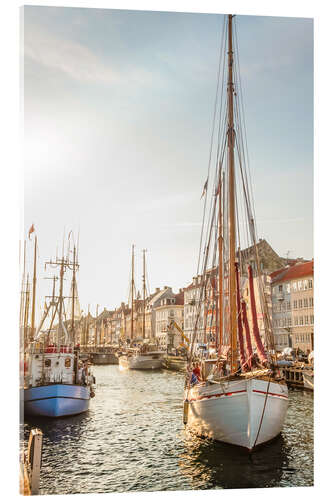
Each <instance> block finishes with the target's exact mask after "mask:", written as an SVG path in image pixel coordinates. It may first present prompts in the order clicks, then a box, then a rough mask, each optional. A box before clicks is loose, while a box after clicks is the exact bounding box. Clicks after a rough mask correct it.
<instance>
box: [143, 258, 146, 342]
mask: <svg viewBox="0 0 333 500" xmlns="http://www.w3.org/2000/svg"><path fill="white" fill-rule="evenodd" d="M142 253H143V278H142V280H143V290H142V292H143V317H142V338H143V339H144V338H145V337H146V314H145V313H146V311H145V309H146V250H142Z"/></svg>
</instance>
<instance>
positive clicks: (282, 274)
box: [270, 260, 314, 284]
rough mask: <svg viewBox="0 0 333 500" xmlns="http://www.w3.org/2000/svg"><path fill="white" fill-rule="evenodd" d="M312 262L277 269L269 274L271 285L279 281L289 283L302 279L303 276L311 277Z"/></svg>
mask: <svg viewBox="0 0 333 500" xmlns="http://www.w3.org/2000/svg"><path fill="white" fill-rule="evenodd" d="M313 268H314V262H313V260H311V261H310V262H305V263H304V264H303V263H298V264H295V265H294V266H291V267H284V268H283V269H278V270H277V271H274V272H273V273H271V274H270V277H271V279H272V284H273V283H279V282H281V281H291V280H296V279H298V278H303V277H304V276H313Z"/></svg>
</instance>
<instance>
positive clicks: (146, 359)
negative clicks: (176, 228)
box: [119, 245, 165, 370]
mask: <svg viewBox="0 0 333 500" xmlns="http://www.w3.org/2000/svg"><path fill="white" fill-rule="evenodd" d="M131 275H132V277H131V342H133V340H134V288H135V285H134V245H132V272H131ZM146 292H147V289H146V250H143V286H142V295H143V300H142V341H143V342H145V340H146ZM164 355H165V353H164V352H163V351H157V350H154V349H152V348H151V347H150V346H149V345H148V344H143V345H142V346H140V347H132V348H129V349H127V352H126V354H124V355H122V356H120V357H119V367H120V369H130V370H156V369H160V368H162V364H163V358H164Z"/></svg>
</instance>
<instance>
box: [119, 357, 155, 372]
mask: <svg viewBox="0 0 333 500" xmlns="http://www.w3.org/2000/svg"><path fill="white" fill-rule="evenodd" d="M162 363H163V357H160V356H158V357H154V355H151V356H150V355H143V356H141V355H138V356H120V358H119V366H120V367H121V368H122V369H126V370H127V369H129V370H158V369H161V368H162Z"/></svg>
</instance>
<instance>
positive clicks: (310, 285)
mask: <svg viewBox="0 0 333 500" xmlns="http://www.w3.org/2000/svg"><path fill="white" fill-rule="evenodd" d="M309 288H310V289H311V288H312V280H309Z"/></svg>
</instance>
